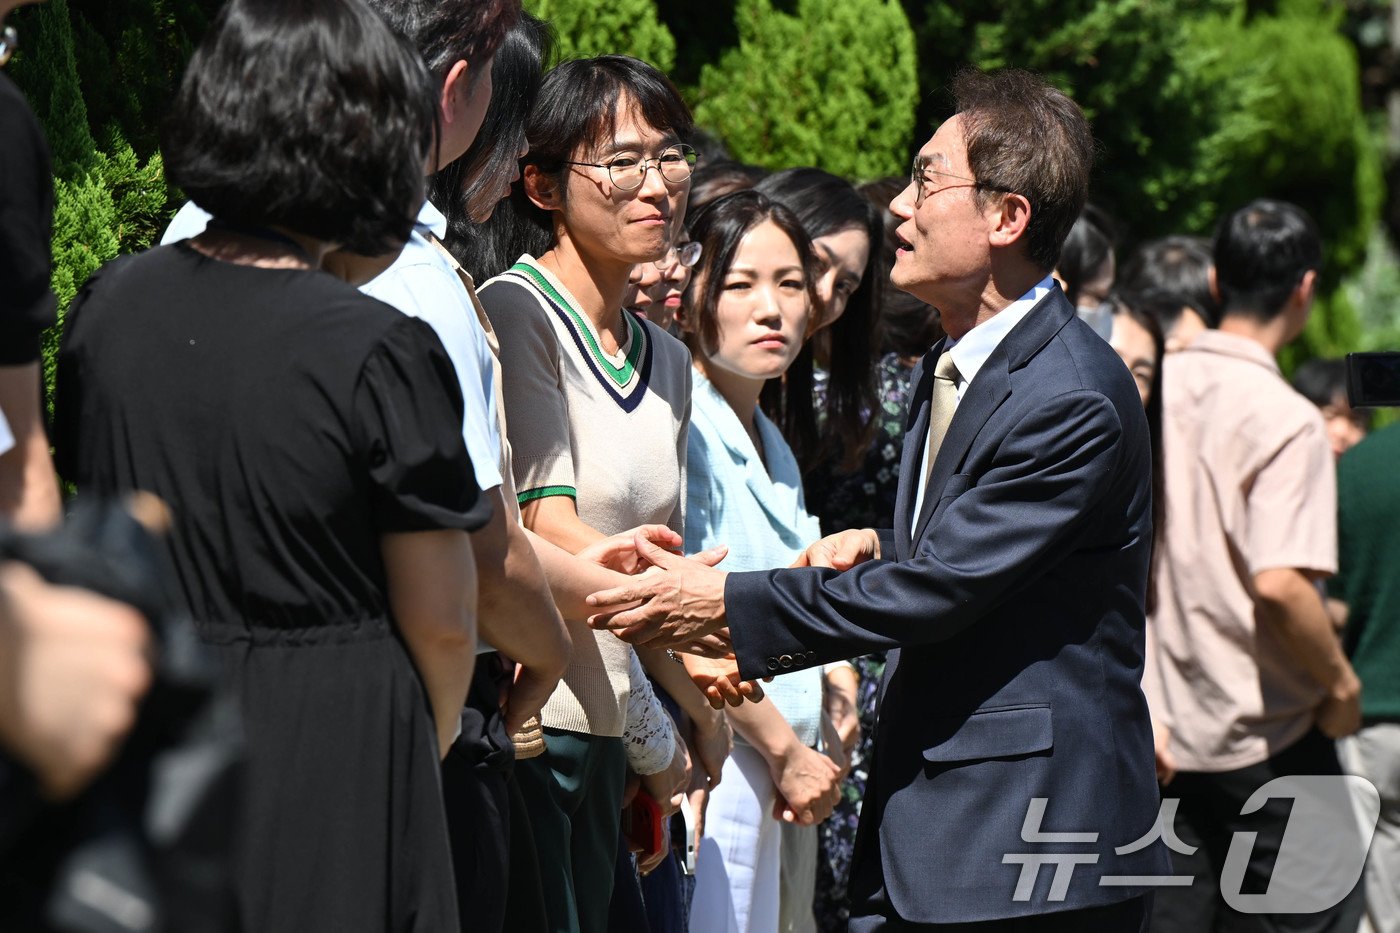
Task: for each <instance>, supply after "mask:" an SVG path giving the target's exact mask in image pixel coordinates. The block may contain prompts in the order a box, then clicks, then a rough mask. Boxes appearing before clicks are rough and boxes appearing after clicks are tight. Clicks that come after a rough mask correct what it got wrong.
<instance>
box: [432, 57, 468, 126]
mask: <svg viewBox="0 0 1400 933" xmlns="http://www.w3.org/2000/svg"><path fill="white" fill-rule="evenodd" d="M473 77H475V74H474V72H473V71H472V70H471V65H470V64H469V63H468V62H467V60H466V59H465V58H459V59H457V61H456V62H454V63H453V65H452V67H451V68H449V69H447V75H446V76H445V77H443V79H442V91H441V92H440V93H439V94H438V115H439V117H440V118H441V120H442V124H443V126H451V125H452V124H453V123H454V122H456V120H457V115H458V114H460V113H461V112H462V102H463V100H464V99H465V98H466V96H467V94H468V93H469V92H470V91H471V84H472V78H473Z"/></svg>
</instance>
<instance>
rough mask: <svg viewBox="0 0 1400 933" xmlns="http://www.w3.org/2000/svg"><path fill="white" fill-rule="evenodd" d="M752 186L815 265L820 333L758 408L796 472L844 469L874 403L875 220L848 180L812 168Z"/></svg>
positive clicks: (879, 229) (864, 437)
mask: <svg viewBox="0 0 1400 933" xmlns="http://www.w3.org/2000/svg"><path fill="white" fill-rule="evenodd" d="M755 187H756V189H757V190H758V191H761V192H763V193H764V194H766V195H767V196H768V197H770V198H772V199H773V200H774V201H776V202H777V203H779V204H781V205H783V206H784V207H786V208H788V209H789V210H791V211H793V212H794V213H796V214H797V217H798V219H799V220H801V221H802V226H803V227H804V228H805V229H806V230H807V234H808V235H809V236H810V237H811V238H812V242H813V244H814V245H815V247H816V252H817V259H818V261H819V262H820V264H821V266H822V274H821V276H820V277H819V278H818V280H817V298H818V302H819V305H820V307H819V312H820V317H819V319H818V323H817V327H818V329H819V333H817V334H816V335H815V336H814V337H813V339H812V340H811V341H810V342H809V344H808V346H807V347H805V348H803V352H802V353H800V354H798V356H797V359H796V360H794V361H793V364H792V366H791V367H790V368H789V369H788V372H787V376H786V378H785V379H784V380H782V381H781V383H779V382H774V383H771V384H770V385H769V387H768V388H767V389H766V390H765V393H764V410H765V411H766V412H767V413H768V415H769V417H771V418H773V420H774V421H775V422H776V423H777V424H778V426H779V427H781V428H782V430H783V436H784V437H786V438H787V440H788V443H790V444H791V445H792V449H793V452H794V453H795V454H796V455H797V462H798V463H799V464H800V465H801V466H802V472H803V474H804V475H805V474H807V473H810V472H811V471H812V470H813V469H815V468H816V467H817V466H818V465H819V464H821V463H823V462H824V461H834V462H835V464H837V465H838V467H839V468H840V469H842V470H845V471H846V472H850V471H851V470H853V469H855V468H856V467H857V466H858V465H859V464H860V462H861V459H862V458H863V457H864V456H865V450H866V448H867V447H868V446H869V442H870V434H871V432H870V421H869V418H868V417H867V416H868V414H869V412H870V410H871V409H872V408H873V407H874V404H875V356H876V347H878V346H879V338H878V336H877V332H878V328H879V326H880V325H879V319H878V313H879V307H880V300H879V295H880V291H881V290H882V288H883V283H882V282H881V280H880V275H879V261H880V249H881V245H882V243H883V240H884V228H883V226H882V223H881V220H880V217H881V213H880V211H879V210H878V209H877V208H876V207H875V206H874V205H873V204H871V203H870V202H869V201H868V200H866V199H865V198H864V197H862V196H861V194H860V192H858V191H857V190H856V189H855V187H854V186H852V185H851V183H850V182H848V181H846V180H845V179H844V178H839V177H837V176H835V175H833V174H831V173H830V172H825V171H822V170H821V169H816V168H793V169H786V170H784V171H781V172H775V173H774V174H772V175H769V176H767V177H765V178H763V179H762V180H760V181H759V182H758V184H757V185H756V186H755ZM818 373H823V374H825V375H824V376H820V377H819V376H818V375H817V374H818ZM817 378H825V379H826V380H827V390H826V392H825V395H824V401H823V407H822V408H821V409H820V410H818V409H816V408H815V407H814V405H813V391H814V380H815V379H817Z"/></svg>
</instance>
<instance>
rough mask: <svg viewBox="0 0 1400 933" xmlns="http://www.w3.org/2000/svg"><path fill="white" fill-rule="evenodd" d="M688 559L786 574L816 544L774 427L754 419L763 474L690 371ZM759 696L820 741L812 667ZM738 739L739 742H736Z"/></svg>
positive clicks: (726, 411) (817, 531)
mask: <svg viewBox="0 0 1400 933" xmlns="http://www.w3.org/2000/svg"><path fill="white" fill-rule="evenodd" d="M691 384H692V391H691V414H690V436H689V443H688V453H687V456H686V463H687V467H686V468H687V483H686V503H685V550H686V553H693V552H695V551H699V550H703V549H705V548H708V547H714V546H715V545H717V544H727V545H729V556H728V557H726V558H725V559H724V562H723V563H722V564H720V565H719V566H720V569H722V570H771V569H773V568H775V567H786V566H788V565H789V564H791V563H792V562H793V561H794V560H796V559H797V556H798V555H799V554H801V553H802V552H803V550H805V549H806V547H807V545H809V544H811V543H812V542H813V541H816V540H817V539H818V538H820V537H821V526H820V525H819V524H818V522H817V519H816V518H814V517H813V516H811V515H809V514H807V509H806V506H805V505H804V503H803V499H802V477H801V473H800V471H799V470H798V467H797V460H796V459H795V458H794V457H793V455H792V449H791V448H790V447H788V445H787V441H785V440H783V436H782V434H781V433H780V432H779V431H778V428H777V426H776V425H774V424H773V422H771V421H769V420H768V419H767V418H766V417H765V416H764V414H763V412H761V411H760V412H758V414H757V423H758V432H759V437H761V438H762V439H763V450H764V452H765V453H766V454H767V457H768V466H767V469H765V468H764V464H763V460H762V459H761V458H760V457H759V455H758V451H757V450H755V449H754V445H753V441H752V440H750V439H749V434H748V432H747V431H745V430H744V426H743V425H742V424H740V423H739V418H738V416H737V415H735V414H734V409H732V408H730V407H729V403H728V402H726V401H725V400H724V397H723V396H722V395H720V394H719V392H718V391H717V390H716V389H715V387H714V386H713V385H711V384H710V381H709V380H708V379H706V378H705V377H704V376H702V375H701V374H700V373H699V372H697V371H695V370H693V369H692V370H691ZM763 689H764V692H765V693H766V694H767V695H768V697H769V698H770V699H771V700H772V701H773V704H774V705H775V706H776V707H777V708H778V711H779V712H781V713H782V714H783V718H785V719H786V720H787V721H788V723H789V724H790V725H791V726H792V728H793V731H794V732H796V733H797V737H798V738H799V739H800V740H801V741H802V742H803V743H805V744H807V745H810V746H815V745H816V744H817V739H818V738H819V736H820V734H821V713H822V675H821V669H820V668H809V669H807V670H802V671H797V672H796V673H791V674H784V675H783V676H781V677H775V678H774V679H773V682H772V683H769V684H765V685H764V687H763ZM736 740H738V737H737V736H736Z"/></svg>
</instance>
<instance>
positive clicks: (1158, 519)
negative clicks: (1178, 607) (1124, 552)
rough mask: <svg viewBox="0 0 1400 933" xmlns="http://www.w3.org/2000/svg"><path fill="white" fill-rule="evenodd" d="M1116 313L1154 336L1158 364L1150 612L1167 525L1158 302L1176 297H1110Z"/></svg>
mask: <svg viewBox="0 0 1400 933" xmlns="http://www.w3.org/2000/svg"><path fill="white" fill-rule="evenodd" d="M1109 300H1110V301H1111V302H1112V303H1113V306H1114V308H1113V313H1114V315H1115V316H1116V315H1119V314H1122V315H1124V316H1126V317H1128V318H1129V319H1131V320H1132V321H1134V322H1135V323H1136V324H1137V325H1138V326H1139V327H1141V328H1142V329H1143V330H1145V331H1147V332H1148V333H1149V334H1151V335H1152V349H1153V352H1154V354H1155V355H1156V358H1157V363H1156V365H1155V366H1154V367H1153V370H1152V387H1151V390H1150V391H1149V393H1148V396H1147V406H1146V410H1147V435H1148V438H1149V439H1150V440H1151V442H1152V563H1151V564H1150V565H1149V569H1148V571H1147V614H1148V615H1151V614H1152V613H1154V612H1156V610H1157V565H1158V563H1159V562H1160V560H1161V553H1162V541H1163V540H1164V538H1163V535H1164V534H1165V533H1166V525H1167V494H1166V474H1165V467H1164V466H1163V458H1162V368H1163V367H1162V362H1163V359H1164V358H1165V356H1166V352H1167V343H1166V338H1165V336H1164V335H1163V333H1162V325H1161V324H1160V323H1158V318H1157V315H1158V314H1159V313H1160V310H1159V309H1158V308H1157V307H1155V305H1156V304H1157V303H1164V304H1174V303H1175V302H1176V300H1177V299H1176V298H1175V297H1174V296H1171V295H1165V294H1161V293H1158V294H1155V295H1154V294H1152V293H1148V294H1145V295H1122V294H1116V295H1114V296H1113V297H1112V298H1110V299H1109Z"/></svg>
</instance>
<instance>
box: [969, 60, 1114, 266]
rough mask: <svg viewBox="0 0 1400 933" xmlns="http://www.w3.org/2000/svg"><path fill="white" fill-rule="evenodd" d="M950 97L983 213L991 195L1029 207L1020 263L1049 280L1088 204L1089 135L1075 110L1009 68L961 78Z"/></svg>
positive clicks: (1038, 83)
mask: <svg viewBox="0 0 1400 933" xmlns="http://www.w3.org/2000/svg"><path fill="white" fill-rule="evenodd" d="M953 97H954V99H955V101H956V108H957V112H958V114H959V115H960V116H961V117H962V132H963V139H964V141H965V142H966V144H967V165H968V168H970V169H971V170H972V177H973V178H975V179H976V180H977V181H978V182H979V183H980V184H981V185H982V187H979V188H977V189H976V191H975V195H976V198H977V200H978V203H979V204H983V205H985V204H986V203H987V202H988V201H989V200H990V199H991V198H993V197H996V196H998V195H997V192H998V191H1013V192H1015V193H1016V194H1019V195H1022V196H1024V197H1025V198H1026V200H1028V201H1030V204H1031V219H1030V223H1029V224H1028V226H1027V227H1026V234H1025V237H1026V258H1027V259H1029V260H1030V261H1031V262H1033V263H1035V264H1036V266H1038V267H1039V268H1041V269H1043V270H1044V271H1046V272H1049V271H1050V270H1051V269H1053V268H1055V265H1056V263H1058V262H1059V259H1060V247H1061V246H1062V245H1063V244H1064V242H1065V237H1066V236H1068V235H1069V231H1070V228H1071V227H1072V226H1074V221H1075V220H1076V219H1077V218H1078V217H1079V214H1080V212H1081V211H1083V210H1084V204H1085V202H1086V201H1088V199H1089V172H1090V169H1091V168H1092V167H1093V162H1094V135H1093V133H1092V131H1091V130H1090V129H1089V121H1088V120H1086V119H1084V114H1083V112H1081V111H1080V109H1079V105H1078V104H1076V103H1075V102H1074V101H1072V100H1070V99H1069V98H1068V97H1066V96H1065V95H1064V94H1063V93H1062V92H1060V91H1058V90H1056V89H1055V88H1053V87H1051V86H1050V85H1049V84H1047V83H1046V82H1045V80H1044V79H1043V78H1041V77H1039V76H1038V75H1034V74H1031V73H1030V72H1028V71H1021V70H1019V69H1016V68H1007V69H1003V70H1000V71H993V72H982V71H976V70H973V69H965V70H963V71H960V72H959V73H958V75H957V77H955V78H954V79H953Z"/></svg>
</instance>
